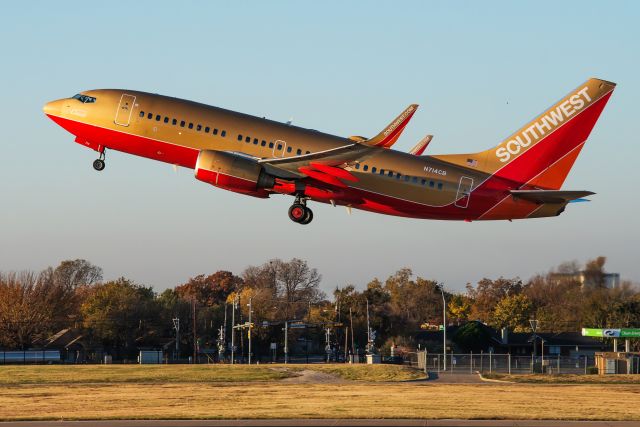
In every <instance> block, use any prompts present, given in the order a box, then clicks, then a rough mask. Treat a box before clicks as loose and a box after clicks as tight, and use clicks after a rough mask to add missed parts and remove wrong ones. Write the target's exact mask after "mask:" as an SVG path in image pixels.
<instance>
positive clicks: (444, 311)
mask: <svg viewBox="0 0 640 427" xmlns="http://www.w3.org/2000/svg"><path fill="white" fill-rule="evenodd" d="M440 294H442V332H443V338H442V344H443V347H442V352H443V356H444V357H443V363H444V371H445V372H446V371H447V302H446V300H445V299H444V284H442V283H441V284H440Z"/></svg>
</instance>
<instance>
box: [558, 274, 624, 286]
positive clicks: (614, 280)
mask: <svg viewBox="0 0 640 427" xmlns="http://www.w3.org/2000/svg"><path fill="white" fill-rule="evenodd" d="M550 278H551V280H553V281H555V282H563V281H573V282H577V283H580V286H582V287H585V286H586V287H590V288H595V287H597V286H598V283H597V282H600V281H602V286H603V287H605V288H607V289H615V288H617V287H618V286H620V273H604V274H602V276H594V275H593V274H590V273H589V272H587V271H577V272H575V273H551V275H550Z"/></svg>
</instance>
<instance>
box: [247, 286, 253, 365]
mask: <svg viewBox="0 0 640 427" xmlns="http://www.w3.org/2000/svg"><path fill="white" fill-rule="evenodd" d="M251 300H252V297H249V304H248V305H249V365H251V326H252V324H251V313H252V312H253V310H252V308H251Z"/></svg>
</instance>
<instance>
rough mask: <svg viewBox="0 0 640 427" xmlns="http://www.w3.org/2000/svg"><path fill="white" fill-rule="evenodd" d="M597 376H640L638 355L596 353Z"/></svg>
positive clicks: (639, 358)
mask: <svg viewBox="0 0 640 427" xmlns="http://www.w3.org/2000/svg"><path fill="white" fill-rule="evenodd" d="M596 366H597V367H598V374H600V375H607V374H640V353H621V352H618V353H615V352H602V353H596Z"/></svg>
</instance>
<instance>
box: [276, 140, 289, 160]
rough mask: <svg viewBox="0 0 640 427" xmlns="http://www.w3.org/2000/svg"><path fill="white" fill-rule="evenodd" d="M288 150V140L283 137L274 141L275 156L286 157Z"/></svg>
mask: <svg viewBox="0 0 640 427" xmlns="http://www.w3.org/2000/svg"><path fill="white" fill-rule="evenodd" d="M286 150H287V142H286V141H283V140H281V139H278V140H275V141H273V157H284V153H285V152H286Z"/></svg>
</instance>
